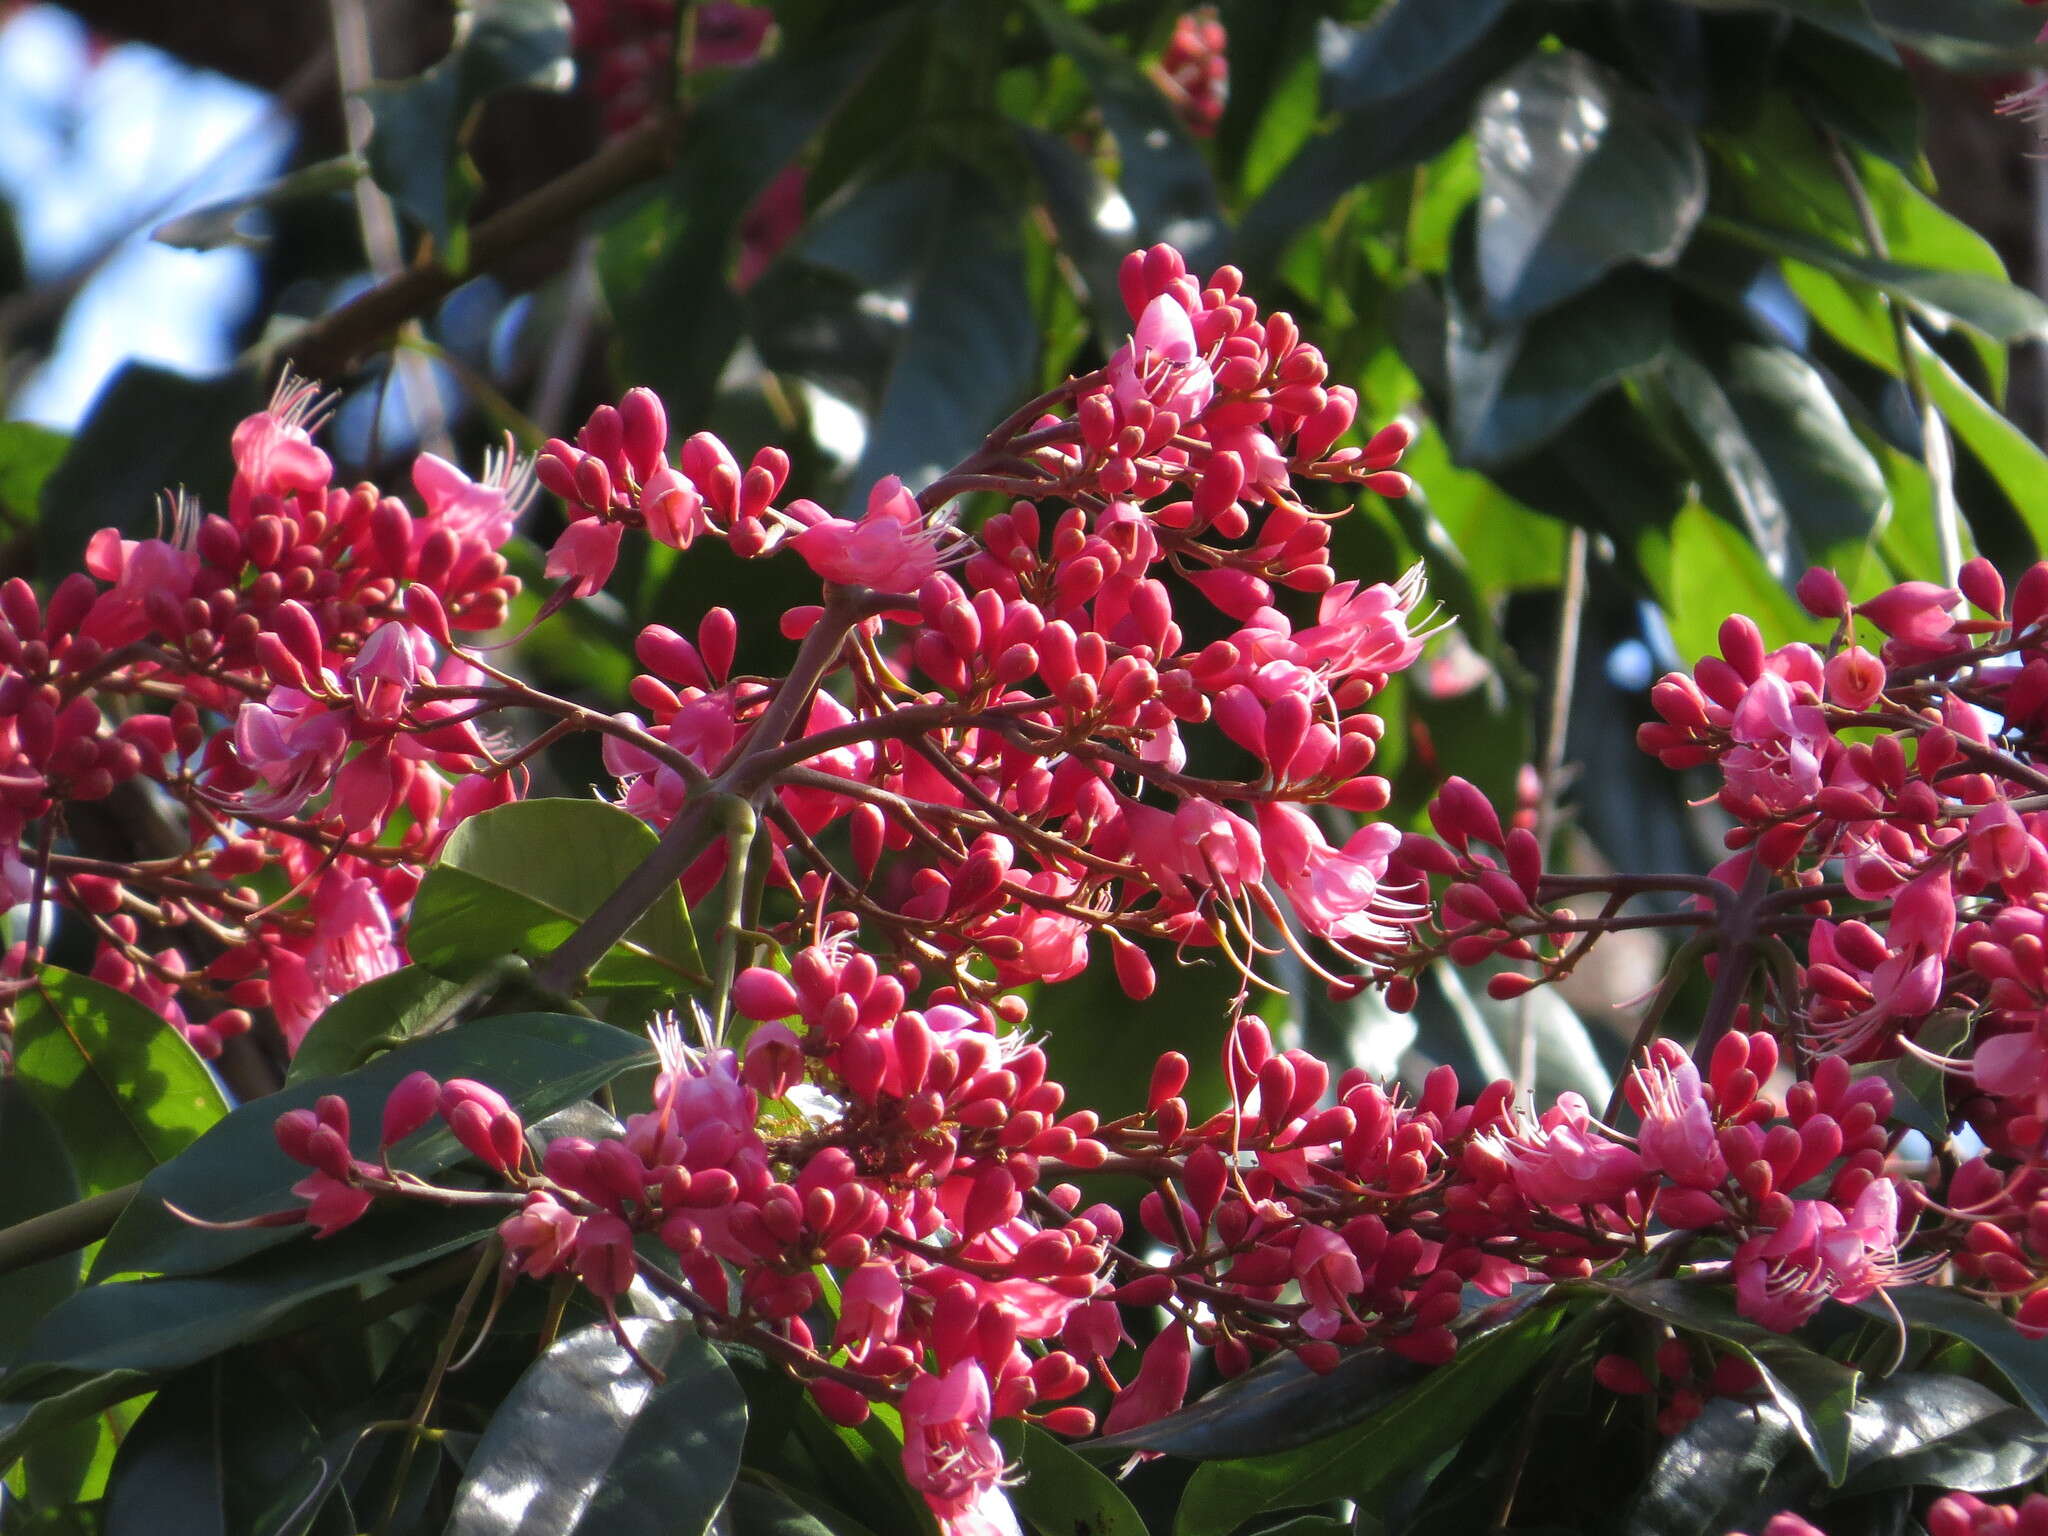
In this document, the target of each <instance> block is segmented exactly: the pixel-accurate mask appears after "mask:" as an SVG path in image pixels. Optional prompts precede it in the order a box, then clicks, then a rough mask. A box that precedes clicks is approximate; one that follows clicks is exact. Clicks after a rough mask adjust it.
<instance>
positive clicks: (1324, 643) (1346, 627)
mask: <svg viewBox="0 0 2048 1536" xmlns="http://www.w3.org/2000/svg"><path fill="white" fill-rule="evenodd" d="M1421 600H1422V567H1421V566H1420V565H1419V564H1418V565H1415V566H1413V567H1411V568H1410V569H1409V570H1408V572H1407V574H1405V575H1404V576H1402V578H1401V579H1400V581H1399V582H1397V583H1395V584H1394V585H1392V586H1389V585H1387V583H1385V582H1375V583H1374V584H1373V585H1371V586H1369V587H1363V588H1361V587H1360V586H1359V584H1358V583H1357V582H1355V581H1345V582H1339V583H1338V584H1337V585H1336V586H1334V587H1332V588H1330V590H1329V591H1327V592H1325V593H1324V594H1323V596H1322V600H1321V602H1320V603H1319V604H1318V605H1317V608H1316V622H1315V624H1314V626H1313V627H1312V628H1309V629H1304V630H1302V631H1301V632H1300V633H1299V634H1297V635H1296V636H1295V637H1294V645H1295V649H1296V653H1297V656H1298V657H1299V659H1300V660H1302V661H1304V662H1306V663H1308V664H1309V665H1311V666H1313V667H1315V668H1317V669H1318V670H1319V671H1321V672H1322V673H1324V674H1325V676H1327V677H1331V678H1343V677H1351V676H1354V675H1355V674H1358V673H1361V672H1363V673H1378V674H1381V675H1384V674H1386V673H1389V672H1399V671H1400V670H1401V669H1402V668H1404V667H1406V666H1408V665H1410V664H1411V663H1412V662H1413V661H1414V660H1415V658H1416V657H1418V656H1420V655H1421V654H1422V641H1421V640H1420V639H1418V638H1416V637H1415V636H1414V635H1412V634H1410V633H1409V631H1408V619H1409V616H1410V615H1411V614H1413V613H1414V611H1415V607H1416V604H1417V603H1419V602H1420V601H1421Z"/></svg>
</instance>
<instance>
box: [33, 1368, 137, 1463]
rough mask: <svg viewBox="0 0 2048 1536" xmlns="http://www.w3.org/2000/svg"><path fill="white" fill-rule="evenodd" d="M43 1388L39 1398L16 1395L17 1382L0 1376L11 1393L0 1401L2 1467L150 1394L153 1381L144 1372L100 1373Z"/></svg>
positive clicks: (69, 1378)
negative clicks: (71, 1427)
mask: <svg viewBox="0 0 2048 1536" xmlns="http://www.w3.org/2000/svg"><path fill="white" fill-rule="evenodd" d="M42 1385H43V1387H44V1389H45V1390H44V1391H43V1392H42V1393H41V1394H40V1395H37V1396H21V1395H16V1383H15V1382H14V1381H13V1380H12V1379H11V1378H8V1377H5V1376H0V1389H4V1390H5V1391H6V1392H7V1394H8V1396H6V1397H5V1398H4V1399H0V1467H4V1466H6V1465H8V1464H9V1463H10V1462H12V1461H13V1460H14V1459H15V1458H16V1457H17V1456H19V1455H20V1454H21V1453H22V1450H23V1448H24V1447H26V1446H29V1445H33V1444H34V1443H35V1442H36V1441H38V1440H40V1439H41V1438H42V1437H43V1436H45V1435H47V1434H50V1433H51V1432H52V1431H55V1430H60V1429H62V1428H63V1427H64V1426H65V1425H67V1424H75V1423H77V1422H78V1421H79V1420H80V1419H83V1418H85V1417H87V1416H89V1415H91V1414H96V1413H104V1412H105V1411H106V1410H107V1409H109V1408H112V1407H113V1406H114V1405H115V1404H117V1403H124V1402H127V1401H128V1400H129V1399H131V1398H134V1397H137V1396H139V1395H141V1394H142V1393H144V1392H147V1391H148V1390H149V1386H150V1379H149V1377H148V1376H147V1375H146V1374H145V1373H143V1372H141V1371H100V1372H96V1373H93V1374H90V1375H85V1376H76V1375H74V1376H69V1377H63V1378H59V1379H56V1380H46V1381H45V1382H44V1383H43V1384H42Z"/></svg>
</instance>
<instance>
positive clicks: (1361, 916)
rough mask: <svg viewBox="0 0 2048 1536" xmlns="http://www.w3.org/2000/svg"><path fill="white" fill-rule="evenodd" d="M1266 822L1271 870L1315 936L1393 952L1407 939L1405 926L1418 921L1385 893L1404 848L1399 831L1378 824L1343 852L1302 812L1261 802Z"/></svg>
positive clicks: (1262, 830) (1262, 826)
mask: <svg viewBox="0 0 2048 1536" xmlns="http://www.w3.org/2000/svg"><path fill="white" fill-rule="evenodd" d="M1258 818H1259V838H1260V841H1261V842H1262V844H1263V845H1264V848H1265V853H1266V863H1267V867H1268V868H1269V869H1270V870H1271V871H1272V874H1273V878H1274V880H1276V881H1277V882H1278V883H1279V885H1280V888H1281V890H1282V891H1284V892H1285V893H1286V896H1287V899H1288V901H1289V902H1290V903H1291V904H1292V905H1293V907H1294V912H1295V915H1296V916H1297V917H1299V918H1300V919H1301V921H1302V924H1303V925H1304V926H1305V927H1306V928H1307V929H1308V930H1309V931H1310V932H1311V933H1314V934H1317V935H1319V936H1320V937H1322V938H1324V939H1327V940H1329V941H1330V942H1331V943H1332V944H1342V943H1346V942H1349V943H1360V944H1366V945H1374V944H1385V943H1389V942H1392V941H1395V940H1398V939H1399V938H1400V937H1401V935H1402V929H1401V926H1400V925H1401V924H1402V923H1403V922H1404V921H1406V920H1407V919H1408V918H1409V916H1410V915H1411V914H1410V913H1409V912H1408V911H1407V909H1406V908H1405V907H1403V906H1402V905H1401V904H1400V903H1398V902H1395V901H1393V900H1392V899H1390V898H1389V897H1387V896H1386V894H1385V892H1384V891H1383V889H1382V882H1383V881H1384V880H1385V879H1386V875H1387V862H1388V860H1389V858H1391V857H1392V855H1393V853H1394V851H1395V850H1396V849H1397V848H1399V847H1400V846H1401V833H1400V831H1399V829H1397V828H1395V827H1393V826H1391V825H1389V824H1387V823H1384V822H1375V823H1373V824H1372V825H1369V826H1364V827H1361V828H1359V829H1358V830H1357V831H1356V832H1354V833H1352V834H1351V836H1350V838H1349V839H1347V840H1346V842H1345V844H1344V846H1343V848H1342V849H1336V848H1332V847H1330V845H1329V844H1328V843H1326V842H1324V841H1323V833H1322V829H1321V828H1320V827H1318V826H1317V825H1316V824H1315V822H1314V821H1312V820H1311V819H1310V818H1309V816H1308V814H1307V813H1306V812H1304V811H1302V810H1300V809H1299V808H1298V807H1296V806H1292V805H1285V804H1282V803H1280V802H1278V801H1270V800H1268V801H1261V802H1260V803H1259V807H1258Z"/></svg>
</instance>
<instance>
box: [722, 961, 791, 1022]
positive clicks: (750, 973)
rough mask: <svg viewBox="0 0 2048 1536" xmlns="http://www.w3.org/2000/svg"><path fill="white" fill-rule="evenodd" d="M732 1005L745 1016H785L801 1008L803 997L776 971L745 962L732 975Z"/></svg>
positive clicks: (787, 979) (764, 1018)
mask: <svg viewBox="0 0 2048 1536" xmlns="http://www.w3.org/2000/svg"><path fill="white" fill-rule="evenodd" d="M732 1005H733V1007H735V1008H737V1009H738V1010H739V1012H740V1014H741V1015H742V1016H743V1017H745V1018H749V1019H755V1020H761V1021H765V1020H769V1019H786V1018H788V1017H790V1016H791V1015H792V1014H797V1013H802V1012H803V1000H802V999H801V998H799V997H798V996H797V992H796V988H795V987H793V986H791V985H790V984H789V978H788V977H786V976H784V975H783V974H782V973H781V972H780V971H771V970H769V969H768V968H767V967H766V966H759V965H755V966H749V967H748V968H747V969H746V970H744V971H741V972H740V973H739V975H738V976H736V977H735V978H733V984H732Z"/></svg>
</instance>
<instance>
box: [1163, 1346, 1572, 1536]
mask: <svg viewBox="0 0 2048 1536" xmlns="http://www.w3.org/2000/svg"><path fill="white" fill-rule="evenodd" d="M1565 1310H1566V1309H1565V1308H1562V1307H1556V1306H1550V1307H1538V1308H1535V1309H1533V1310H1531V1311H1529V1312H1526V1313H1524V1314H1523V1315H1522V1316H1521V1317H1519V1318H1517V1319H1516V1320H1515V1321H1514V1322H1513V1323H1510V1324H1509V1325H1507V1326H1506V1327H1504V1328H1501V1329H1499V1330H1497V1331H1496V1332H1494V1333H1492V1334H1489V1335H1487V1336H1486V1337H1485V1338H1483V1339H1480V1340H1478V1341H1476V1342H1475V1343H1473V1344H1472V1345H1470V1346H1469V1347H1467V1348H1463V1349H1460V1350H1459V1351H1458V1353H1457V1355H1456V1356H1455V1357H1454V1358H1453V1359H1452V1360H1451V1362H1450V1363H1449V1364H1448V1365H1443V1366H1439V1367H1437V1368H1436V1369H1435V1370H1433V1371H1431V1372H1429V1373H1428V1374H1427V1375H1426V1376H1424V1377H1423V1378H1422V1380H1421V1381H1420V1382H1419V1383H1418V1384H1417V1385H1416V1386H1414V1387H1413V1388H1412V1389H1410V1390H1409V1391H1408V1392H1406V1393H1404V1394H1402V1395H1401V1396H1400V1397H1399V1398H1397V1399H1395V1400H1394V1401H1393V1402H1392V1403H1390V1404H1388V1405H1386V1406H1385V1407H1383V1408H1381V1409H1379V1410H1378V1411H1377V1412H1375V1413H1374V1414H1373V1415H1372V1416H1371V1417H1370V1418H1368V1419H1366V1420H1365V1421H1364V1422H1363V1423H1361V1424H1359V1425H1357V1426H1355V1427H1353V1428H1350V1429H1347V1430H1345V1431H1344V1432H1343V1433H1341V1434H1337V1435H1332V1436H1329V1437H1328V1438H1326V1439H1322V1440H1318V1441H1315V1442H1314V1443H1312V1444H1310V1445H1306V1446H1304V1447H1302V1448H1301V1449H1299V1450H1291V1451H1283V1452H1281V1453H1279V1454H1277V1455H1272V1456H1259V1457H1253V1458H1250V1459H1248V1460H1243V1461H1211V1462H1206V1463H1204V1464H1203V1465H1202V1466H1201V1468H1200V1469H1198V1470H1197V1471H1196V1473H1195V1475H1194V1477H1193V1478H1192V1479H1191V1480H1190V1481H1189V1483H1188V1486H1187V1490H1186V1492H1185V1493H1184V1494H1183V1495H1182V1496H1181V1504H1180V1510H1179V1512H1178V1513H1177V1514H1176V1515H1175V1517H1174V1536H1229V1533H1230V1532H1232V1531H1234V1530H1236V1529H1237V1527H1238V1526H1239V1524H1241V1523H1242V1522H1243V1521H1245V1520H1248V1519H1250V1518H1251V1517H1252V1516H1253V1515H1257V1514H1261V1513H1264V1512H1265V1511H1267V1510H1273V1509H1284V1508H1288V1507H1290V1506H1297V1505H1304V1504H1320V1503H1322V1502H1323V1501H1324V1500H1326V1499H1336V1498H1356V1499H1363V1498H1364V1497H1365V1496H1366V1495H1367V1494H1368V1493H1369V1492H1370V1491H1371V1490H1373V1489H1376V1488H1378V1487H1379V1486H1381V1485H1382V1484H1383V1483H1385V1482H1386V1481H1387V1480H1389V1479H1391V1478H1393V1477H1396V1476H1398V1475H1400V1474H1401V1473H1403V1472H1405V1471H1407V1470H1410V1469H1412V1468H1414V1467H1418V1466H1421V1465H1423V1464H1425V1463H1426V1462H1428V1461H1429V1460H1430V1459H1431V1458H1433V1457H1435V1456H1437V1455H1439V1454H1441V1453H1442V1452H1444V1451H1446V1450H1448V1449H1450V1448H1451V1447H1452V1446H1454V1445H1456V1444H1457V1443H1458V1441H1459V1440H1461V1439H1462V1438H1463V1437H1464V1436H1465V1435H1466V1434H1467V1433H1468V1432H1469V1431H1470V1430H1471V1428H1472V1426H1473V1425H1474V1424H1476V1423H1477V1422H1478V1421H1479V1419H1480V1417H1481V1416H1482V1415H1484V1414H1485V1413H1486V1411H1487V1410H1488V1409H1490V1408H1491V1407H1493V1405H1494V1404H1495V1403H1497V1402H1499V1401H1500V1400H1501V1399H1502V1398H1503V1397H1505V1396H1506V1395H1507V1394H1508V1393H1510V1392H1513V1391H1514V1390H1515V1389H1516V1387H1517V1386H1518V1385H1519V1384H1520V1382H1521V1380H1522V1378H1523V1377H1524V1376H1525V1375H1527V1374H1528V1372H1529V1371H1531V1370H1533V1369H1534V1368H1535V1366H1536V1365H1537V1363H1538V1362H1539V1361H1540V1360H1541V1359H1542V1358H1543V1353H1544V1350H1545V1348H1546V1347H1547V1346H1548V1345H1549V1343H1550V1342H1551V1339H1552V1337H1553V1335H1554V1334H1555V1333H1556V1331H1557V1327H1558V1324H1559V1323H1560V1322H1561V1321H1562V1319H1563V1317H1564V1314H1565Z"/></svg>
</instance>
